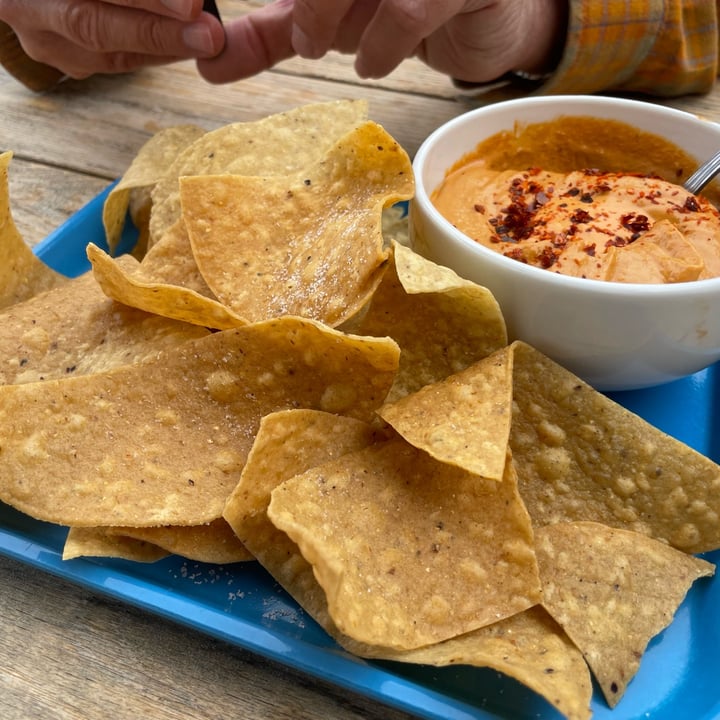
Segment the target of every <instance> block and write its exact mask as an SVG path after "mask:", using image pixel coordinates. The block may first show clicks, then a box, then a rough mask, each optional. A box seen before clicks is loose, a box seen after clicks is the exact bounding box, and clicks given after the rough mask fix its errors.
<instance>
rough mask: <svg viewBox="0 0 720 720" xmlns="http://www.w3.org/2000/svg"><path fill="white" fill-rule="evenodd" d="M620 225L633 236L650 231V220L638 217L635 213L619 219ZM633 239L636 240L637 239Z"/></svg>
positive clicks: (642, 216) (643, 216)
mask: <svg viewBox="0 0 720 720" xmlns="http://www.w3.org/2000/svg"><path fill="white" fill-rule="evenodd" d="M620 224H621V225H622V226H623V227H624V228H626V229H627V230H630V232H632V233H633V235H635V236H637V235H639V234H640V233H644V232H647V231H648V230H649V229H650V220H648V217H647V215H639V214H636V213H628V214H627V215H623V216H622V217H621V218H620ZM633 239H634V240H636V239H637V237H634V238H633Z"/></svg>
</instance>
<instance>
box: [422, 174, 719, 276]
mask: <svg viewBox="0 0 720 720" xmlns="http://www.w3.org/2000/svg"><path fill="white" fill-rule="evenodd" d="M433 202H434V203H435V205H436V207H437V208H438V210H439V211H440V212H441V213H442V214H443V215H444V216H445V217H447V218H448V219H449V220H450V221H451V222H452V223H453V225H455V226H456V227H457V228H458V229H459V230H461V231H462V232H463V233H465V234H466V235H468V236H469V237H471V238H473V239H475V240H477V241H478V242H480V243H482V244H483V245H485V246H486V247H489V248H491V249H492V250H495V251H496V252H499V253H502V254H503V255H505V256H507V257H509V258H513V259H514V260H519V261H520V262H524V263H528V264H530V265H535V266H537V267H541V268H545V269H548V270H552V271H553V272H557V273H562V274H564V275H574V276H577V277H584V278H593V279H596V280H613V281H621V282H642V283H674V282H687V281H690V280H699V279H702V278H709V277H715V276H719V275H720V213H718V211H717V210H716V209H715V208H714V207H713V206H712V205H711V204H710V203H709V202H708V201H707V200H705V199H704V198H702V197H696V196H694V195H692V194H690V193H688V192H687V191H686V190H684V189H683V188H682V187H681V186H679V185H675V184H673V183H669V182H667V181H665V180H661V179H659V178H656V177H650V176H640V175H631V174H621V173H602V172H597V171H592V170H586V171H575V172H570V173H556V172H548V171H543V170H539V169H532V170H526V171H524V172H516V171H512V170H506V171H490V170H488V168H487V167H486V166H485V165H484V163H482V162H475V163H469V164H468V165H465V166H463V167H461V168H459V169H457V170H455V171H454V172H452V173H450V174H449V175H448V176H447V178H446V179H445V181H444V182H443V184H442V185H441V186H440V187H439V188H438V189H437V190H436V192H435V193H434V195H433Z"/></svg>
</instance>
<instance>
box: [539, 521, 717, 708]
mask: <svg viewBox="0 0 720 720" xmlns="http://www.w3.org/2000/svg"><path fill="white" fill-rule="evenodd" d="M536 543H537V545H536V549H537V557H538V563H539V565H540V576H541V579H542V585H543V605H544V606H545V608H547V610H548V611H549V612H550V614H551V615H552V616H553V617H554V618H555V619H556V620H557V622H558V623H559V624H560V625H561V626H562V627H563V629H564V630H565V632H566V633H567V634H568V636H569V637H570V638H571V639H572V641H573V642H574V643H575V644H576V645H577V647H578V648H579V649H580V651H581V652H582V653H583V655H584V656H585V660H586V661H587V663H588V665H589V666H590V669H591V670H592V672H593V674H594V675H595V678H596V679H597V681H598V683H599V685H600V687H601V689H602V691H603V694H604V695H605V698H606V700H607V701H608V704H609V705H610V706H611V707H613V706H615V705H616V704H617V703H618V701H619V700H620V698H621V697H622V696H623V693H624V692H625V690H626V688H627V684H628V683H629V682H630V680H631V679H632V678H633V677H634V676H635V673H636V672H637V670H638V668H639V666H640V659H641V658H642V655H643V653H644V652H645V648H646V647H647V644H648V642H649V641H650V640H651V638H653V637H654V636H655V635H657V634H658V633H659V632H660V631H661V630H663V629H664V628H665V627H667V626H668V625H669V624H670V623H671V622H672V619H673V616H674V615H675V612H676V610H677V609H678V607H679V606H680V603H682V601H683V599H684V598H685V595H686V593H687V591H688V590H689V589H690V586H691V585H692V584H693V583H694V582H695V580H697V579H698V578H700V577H707V576H710V575H713V574H714V572H715V566H714V565H712V564H711V563H709V562H706V561H705V560H700V559H699V558H695V557H692V556H691V555H687V554H685V553H684V552H681V551H680V550H675V549H674V548H671V547H669V546H668V545H666V544H665V543H662V542H659V541H658V540H654V539H653V538H649V537H646V536H644V535H638V534H637V533H634V532H631V531H628V530H619V529H617V528H610V527H607V526H605V525H601V524H599V523H594V522H578V523H561V524H559V525H548V526H545V527H543V528H540V529H538V530H537V532H536Z"/></svg>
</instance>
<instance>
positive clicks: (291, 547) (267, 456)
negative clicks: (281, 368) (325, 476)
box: [223, 410, 375, 632]
mask: <svg viewBox="0 0 720 720" xmlns="http://www.w3.org/2000/svg"><path fill="white" fill-rule="evenodd" d="M374 439H375V431H374V430H373V428H372V427H371V426H370V425H369V424H367V423H364V422H362V421H360V420H356V419H354V418H349V417H344V416H341V415H333V414H330V413H326V412H322V411H318V410H284V411H280V412H276V413H272V414H270V415H267V416H265V417H264V418H263V419H262V420H261V421H260V428H259V430H258V433H257V436H256V438H255V442H254V443H253V446H252V449H251V450H250V454H249V455H248V459H247V462H246V464H245V467H244V468H243V471H242V474H241V476H240V480H239V482H238V484H237V486H236V487H235V489H234V490H233V491H232V493H231V494H230V496H229V497H228V499H227V502H226V504H225V509H224V510H223V517H224V518H225V520H226V521H227V522H228V524H229V525H230V526H231V527H232V529H233V530H234V532H235V534H236V535H237V536H238V537H239V538H240V540H241V541H242V542H243V544H244V545H245V546H246V547H247V548H248V550H249V551H250V552H251V553H252V554H253V555H254V556H255V557H256V558H257V560H258V561H259V562H260V563H261V565H263V566H264V567H265V568H266V569H267V570H268V571H269V572H270V573H271V574H272V575H273V577H274V578H275V580H277V582H278V583H280V585H282V586H283V587H284V588H285V589H286V590H287V591H288V592H289V593H290V595H292V596H293V597H295V599H296V600H298V602H299V603H300V605H301V606H302V607H303V609H304V610H305V611H306V612H308V613H309V614H310V615H311V616H312V617H313V618H315V619H316V620H317V622H319V623H320V624H321V625H322V626H323V627H325V628H327V629H328V630H329V631H331V632H332V628H331V627H330V623H329V617H328V614H327V603H326V601H325V595H324V593H323V591H322V589H321V588H320V587H319V586H318V584H317V582H316V581H315V578H314V576H313V572H312V567H311V566H310V565H309V564H308V563H307V562H306V561H305V560H304V559H303V557H302V555H300V552H299V550H298V549H297V546H296V545H295V543H293V541H292V540H290V538H289V537H288V536H287V535H286V534H285V533H284V532H282V531H280V530H278V529H277V528H276V527H275V525H273V524H272V522H271V521H270V519H269V518H268V517H267V506H268V505H269V503H270V494H271V492H272V491H273V489H274V488H275V487H277V486H278V485H279V484H280V483H282V482H283V481H284V480H287V479H289V478H291V477H293V476H294V475H296V474H298V473H301V472H304V471H305V470H308V469H310V468H312V467H315V466H316V465H321V464H323V463H325V462H328V461H329V460H333V459H335V458H338V457H340V456H341V455H344V454H345V453H347V452H351V451H353V450H359V449H360V448H363V447H366V446H367V445H369V444H371V443H372V442H373V441H374Z"/></svg>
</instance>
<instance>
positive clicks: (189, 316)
mask: <svg viewBox="0 0 720 720" xmlns="http://www.w3.org/2000/svg"><path fill="white" fill-rule="evenodd" d="M87 256H88V259H89V260H90V263H91V264H92V272H93V276H94V278H95V280H96V281H97V283H98V285H99V286H100V287H101V288H102V290H103V292H104V293H105V294H106V295H107V296H108V297H110V298H113V300H117V301H118V302H121V303H124V304H125V305H129V306H130V307H134V308H138V309H140V310H144V311H146V312H149V313H155V314H156V315H161V316H163V317H166V318H172V319H174V320H182V321H183V322H186V323H192V324H194V325H200V326H202V327H209V328H213V329H216V330H228V329H230V328H234V327H239V326H241V325H245V324H247V321H246V320H245V319H244V318H242V317H240V316H239V315H237V314H236V313H234V312H233V311H232V310H230V309H229V308H227V307H225V305H222V304H221V303H219V302H218V301H217V300H213V299H212V298H209V297H206V296H205V295H200V294H199V293H198V292H196V291H195V290H190V289H189V288H186V287H181V286H179V285H168V284H166V283H161V282H146V281H144V280H141V279H138V278H137V277H136V276H135V274H134V273H129V272H127V270H125V269H124V268H123V267H122V266H121V265H120V264H119V263H117V261H116V260H115V259H114V258H111V257H110V255H108V254H107V253H106V252H104V251H103V250H101V249H100V248H99V247H98V246H97V245H94V244H93V243H90V244H89V245H88V246H87Z"/></svg>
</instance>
